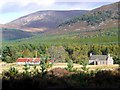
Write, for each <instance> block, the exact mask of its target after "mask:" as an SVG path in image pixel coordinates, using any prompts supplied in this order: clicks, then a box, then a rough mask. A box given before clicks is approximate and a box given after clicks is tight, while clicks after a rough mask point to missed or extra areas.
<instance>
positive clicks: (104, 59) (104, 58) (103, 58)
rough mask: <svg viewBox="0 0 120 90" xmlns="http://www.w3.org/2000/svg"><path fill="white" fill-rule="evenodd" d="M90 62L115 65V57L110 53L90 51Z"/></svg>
mask: <svg viewBox="0 0 120 90" xmlns="http://www.w3.org/2000/svg"><path fill="white" fill-rule="evenodd" d="M89 64H92V65H113V59H112V57H111V56H110V54H108V55H92V53H90V59H89Z"/></svg>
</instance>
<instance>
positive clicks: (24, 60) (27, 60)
mask: <svg viewBox="0 0 120 90" xmlns="http://www.w3.org/2000/svg"><path fill="white" fill-rule="evenodd" d="M39 61H40V58H18V59H17V61H16V62H39Z"/></svg>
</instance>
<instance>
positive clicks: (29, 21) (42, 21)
mask: <svg viewBox="0 0 120 90" xmlns="http://www.w3.org/2000/svg"><path fill="white" fill-rule="evenodd" d="M86 12H87V11H86V10H75V11H74V10H73V11H49V10H48V11H38V12H35V13H32V14H29V15H26V16H23V17H20V18H18V19H16V20H14V21H12V22H10V23H7V24H6V25H7V26H11V27H12V28H19V29H22V30H25V31H29V32H39V31H45V30H54V29H56V27H57V26H58V25H59V24H60V23H62V22H64V21H66V20H69V19H71V18H73V17H76V16H80V15H82V14H85V13H86Z"/></svg>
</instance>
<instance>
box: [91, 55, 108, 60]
mask: <svg viewBox="0 0 120 90" xmlns="http://www.w3.org/2000/svg"><path fill="white" fill-rule="evenodd" d="M90 60H107V55H92V56H91V57H90Z"/></svg>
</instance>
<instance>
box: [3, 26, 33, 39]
mask: <svg viewBox="0 0 120 90" xmlns="http://www.w3.org/2000/svg"><path fill="white" fill-rule="evenodd" d="M32 36H33V34H31V33H29V32H25V31H22V30H18V29H12V28H2V39H3V41H6V40H17V39H22V38H29V37H32Z"/></svg>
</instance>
